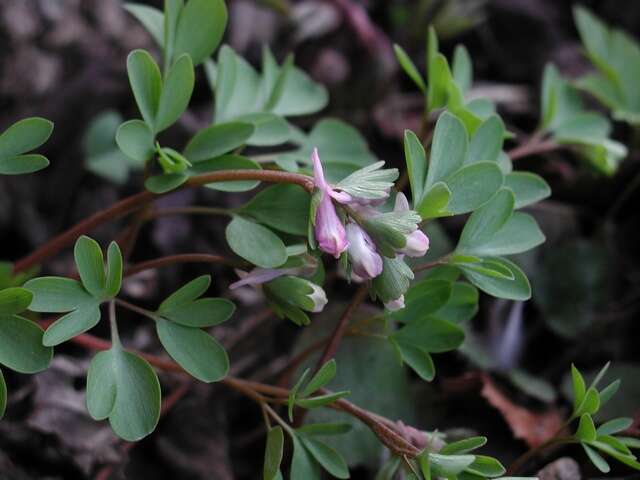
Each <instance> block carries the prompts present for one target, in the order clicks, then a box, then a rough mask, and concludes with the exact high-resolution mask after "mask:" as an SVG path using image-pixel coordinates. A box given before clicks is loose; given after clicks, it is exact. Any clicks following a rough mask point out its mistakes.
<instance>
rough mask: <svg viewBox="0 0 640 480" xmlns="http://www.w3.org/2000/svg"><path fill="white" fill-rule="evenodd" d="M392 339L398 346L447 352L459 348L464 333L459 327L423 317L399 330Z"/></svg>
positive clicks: (432, 351) (434, 318)
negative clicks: (403, 345)
mask: <svg viewBox="0 0 640 480" xmlns="http://www.w3.org/2000/svg"><path fill="white" fill-rule="evenodd" d="M391 338H393V339H394V341H396V342H397V343H398V344H406V345H412V346H414V347H417V348H420V349H422V350H425V351H427V352H431V353H439V352H447V351H449V350H453V349H455V348H457V347H459V346H460V345H461V344H462V342H463V340H464V331H463V330H462V329H461V328H460V327H459V326H457V325H455V324H453V323H451V322H447V321H446V320H441V319H439V318H436V317H423V318H417V319H414V320H412V321H411V323H409V324H407V325H406V326H404V327H402V328H401V329H399V330H397V331H396V332H395V333H393V335H391Z"/></svg>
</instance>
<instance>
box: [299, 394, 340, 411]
mask: <svg viewBox="0 0 640 480" xmlns="http://www.w3.org/2000/svg"><path fill="white" fill-rule="evenodd" d="M350 394H351V392H350V391H348V390H343V391H341V392H334V393H327V394H325V395H318V396H316V397H310V398H298V399H297V400H296V405H298V406H300V407H302V408H308V409H311V408H319V407H324V406H325V405H329V404H330V403H333V402H335V401H336V400H339V399H340V398H344V397H346V396H348V395H350Z"/></svg>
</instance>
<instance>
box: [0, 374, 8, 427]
mask: <svg viewBox="0 0 640 480" xmlns="http://www.w3.org/2000/svg"><path fill="white" fill-rule="evenodd" d="M6 409H7V384H6V383H5V381H4V375H3V374H2V370H0V419H2V417H4V412H5V411H6Z"/></svg>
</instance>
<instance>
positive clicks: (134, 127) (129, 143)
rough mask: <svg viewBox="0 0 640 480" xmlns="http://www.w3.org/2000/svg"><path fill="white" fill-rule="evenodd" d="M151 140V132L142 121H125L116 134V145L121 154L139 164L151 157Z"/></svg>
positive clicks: (152, 152) (152, 149)
mask: <svg viewBox="0 0 640 480" xmlns="http://www.w3.org/2000/svg"><path fill="white" fill-rule="evenodd" d="M153 139H154V136H153V132H152V131H151V129H150V128H149V126H148V125H147V124H146V123H145V122H143V121H142V120H129V121H126V122H124V123H123V124H122V125H120V127H118V131H117V132H116V143H117V144H118V147H119V148H120V150H122V153H124V154H125V155H127V156H128V157H129V158H132V159H133V160H136V161H138V162H141V163H142V162H146V161H147V160H149V159H150V158H151V157H152V156H153V154H154V152H155V146H154V144H153Z"/></svg>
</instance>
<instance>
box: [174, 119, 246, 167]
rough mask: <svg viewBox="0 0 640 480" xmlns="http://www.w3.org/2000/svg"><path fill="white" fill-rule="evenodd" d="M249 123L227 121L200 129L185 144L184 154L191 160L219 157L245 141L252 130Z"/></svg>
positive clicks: (199, 160) (197, 160) (198, 160)
mask: <svg viewBox="0 0 640 480" xmlns="http://www.w3.org/2000/svg"><path fill="white" fill-rule="evenodd" d="M254 130H255V129H254V127H253V125H252V124H250V123H244V122H228V123H219V124H217V125H211V126H209V127H206V128H204V129H202V130H200V131H199V132H198V133H196V134H195V135H194V137H193V138H192V139H191V140H190V141H189V143H188V144H187V146H186V148H185V150H184V155H185V157H187V159H188V160H189V161H191V162H194V163H195V162H201V161H203V160H209V159H211V158H215V157H219V156H220V155H223V154H225V153H228V152H230V151H232V150H234V149H236V148H238V147H240V146H242V145H244V144H245V143H246V141H247V140H248V139H249V138H250V137H251V135H252V134H253V132H254Z"/></svg>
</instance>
